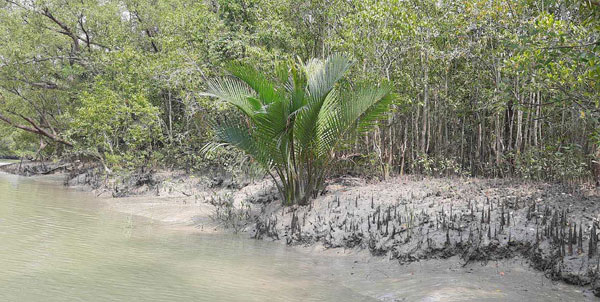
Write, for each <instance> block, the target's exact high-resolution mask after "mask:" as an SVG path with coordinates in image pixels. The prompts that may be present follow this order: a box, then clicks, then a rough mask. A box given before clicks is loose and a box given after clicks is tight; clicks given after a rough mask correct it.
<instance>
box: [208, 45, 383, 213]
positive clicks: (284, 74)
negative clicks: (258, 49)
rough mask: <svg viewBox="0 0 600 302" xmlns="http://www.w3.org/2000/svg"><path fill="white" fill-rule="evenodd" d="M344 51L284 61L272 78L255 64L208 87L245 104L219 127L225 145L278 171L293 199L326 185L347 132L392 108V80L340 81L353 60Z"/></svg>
mask: <svg viewBox="0 0 600 302" xmlns="http://www.w3.org/2000/svg"><path fill="white" fill-rule="evenodd" d="M350 66H351V63H350V61H349V60H348V59H347V58H346V57H344V56H341V55H333V56H331V57H329V58H328V59H327V60H325V61H322V60H318V59H313V60H310V61H309V62H308V63H306V64H302V63H299V64H291V65H290V66H286V67H284V68H278V70H277V75H278V78H279V79H278V80H271V79H270V78H269V77H267V76H266V75H263V74H261V73H259V72H258V71H256V69H254V68H253V67H251V66H248V65H241V64H236V65H232V66H230V67H229V69H228V71H229V72H230V73H231V76H228V77H224V78H221V79H217V80H214V81H212V82H210V83H209V91H208V93H207V94H208V95H209V96H213V97H217V98H219V99H220V100H223V101H225V102H228V103H230V104H232V105H234V106H235V107H237V108H238V109H239V111H240V112H241V113H242V114H243V117H242V118H240V119H237V120H236V119H227V120H225V121H221V122H220V123H219V125H217V126H216V127H215V133H216V137H217V140H218V142H217V143H212V144H209V145H207V146H206V147H205V152H208V150H210V149H212V148H213V147H215V146H219V145H223V144H225V145H231V146H235V147H237V148H239V149H241V150H242V151H244V152H245V153H247V154H248V155H250V156H251V157H252V158H253V159H254V160H255V161H257V162H258V163H259V164H260V165H261V166H262V167H263V168H264V169H265V170H266V171H267V172H268V173H269V174H270V176H271V177H272V178H273V180H274V181H275V183H276V185H277V188H278V190H279V193H280V194H281V196H282V198H283V201H284V203H285V204H287V205H292V204H300V205H305V204H307V203H308V201H309V200H310V199H311V198H314V197H316V195H317V193H318V192H319V191H320V190H322V189H323V187H324V181H325V177H326V172H327V168H328V167H329V165H330V164H331V162H332V160H333V158H334V151H335V150H336V149H337V148H338V147H339V146H340V143H341V142H342V138H344V137H347V135H348V134H352V133H358V132H363V131H366V130H368V129H369V126H371V125H373V124H374V122H376V121H377V120H379V119H380V118H381V117H382V116H383V115H384V114H385V113H386V112H387V111H388V109H389V105H390V104H391V103H392V100H393V97H392V94H391V89H390V87H388V86H375V85H373V86H365V87H361V88H358V89H348V88H345V86H342V85H340V84H339V83H338V82H339V81H340V80H341V79H342V78H343V76H344V74H345V73H346V72H347V71H348V69H349V68H350Z"/></svg>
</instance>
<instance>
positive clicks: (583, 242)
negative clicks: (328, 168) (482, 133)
mask: <svg viewBox="0 0 600 302" xmlns="http://www.w3.org/2000/svg"><path fill="white" fill-rule="evenodd" d="M599 201H600V200H599V198H598V196H597V194H595V193H591V192H588V193H583V192H572V191H570V190H569V189H568V188H565V187H563V186H561V185H553V184H539V183H522V182H518V181H514V180H480V179H424V180H403V179H393V180H390V181H388V182H383V183H377V184H364V183H361V181H360V180H354V185H352V184H351V185H347V184H346V185H344V184H335V185H332V186H331V187H330V193H329V194H327V195H326V196H322V197H320V198H318V199H316V200H314V201H313V202H312V204H311V205H309V206H306V207H293V208H283V207H281V206H279V205H278V204H277V203H271V204H269V205H265V206H264V207H262V208H261V210H260V214H258V215H256V216H255V217H256V223H255V224H254V225H253V228H252V229H251V230H250V232H251V234H252V235H253V236H254V237H256V238H271V239H274V240H282V241H285V242H286V243H288V244H300V245H311V244H316V243H320V244H323V245H324V246H325V247H328V248H347V249H366V250H369V251H370V252H371V253H372V254H373V255H376V256H384V257H388V258H390V259H395V260H397V261H399V262H401V263H406V262H414V261H419V260H423V259H444V258H449V257H452V256H459V257H460V258H461V259H462V261H463V262H464V263H465V264H467V263H469V262H472V261H490V260H499V259H509V258H513V257H523V258H525V259H527V260H528V261H529V264H530V265H531V266H532V267H533V268H535V269H537V270H540V271H543V272H544V273H545V274H546V276H547V277H549V278H551V279H554V280H562V281H565V282H567V283H569V284H574V285H579V286H586V287H589V288H591V289H592V290H593V292H594V294H595V295H597V296H598V295H600V282H599V281H600V280H599V279H598V276H599V274H598V273H599V269H600V257H599V253H598V234H597V233H598V232H597V229H598V218H599V214H600V208H599V207H600V203H599Z"/></svg>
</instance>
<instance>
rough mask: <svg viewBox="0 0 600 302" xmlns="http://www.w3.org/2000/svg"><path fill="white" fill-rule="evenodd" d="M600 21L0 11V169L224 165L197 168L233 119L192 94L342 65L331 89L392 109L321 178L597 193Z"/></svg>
mask: <svg viewBox="0 0 600 302" xmlns="http://www.w3.org/2000/svg"><path fill="white" fill-rule="evenodd" d="M599 14H600V3H598V1H594V0H592V1H570V0H569V1H553V0H544V1H517V0H498V1H487V0H486V1H482V0H468V1H450V0H441V1H437V0H436V1H433V0H419V1H400V0H383V1H380V0H377V1H376V0H344V1H341V0H334V1H325V0H303V1H291V0H275V1H273V0H271V1H268V0H211V1H189V0H183V1H179V0H178V1H174V0H166V1H147V0H118V1H112V0H108V1H80V2H77V1H75V2H73V1H69V2H65V1H55V0H45V1H36V0H3V1H1V2H0V123H1V125H0V133H1V134H2V136H1V137H0V153H2V154H1V155H19V156H26V157H31V158H34V157H41V158H49V157H64V156H85V157H88V158H92V159H94V160H98V161H99V162H101V163H102V164H103V165H104V167H105V168H106V170H107V171H115V170H119V169H127V170H130V169H139V168H140V167H148V166H164V167H172V168H183V169H188V170H194V169H196V170H199V169H203V168H204V167H205V166H206V165H209V164H211V161H221V162H220V163H219V164H227V165H234V164H233V163H232V162H233V161H234V160H235V159H236V158H243V156H241V155H239V154H235V153H231V151H230V150H222V151H220V152H223V154H227V156H221V157H217V158H212V159H207V158H205V157H203V156H202V155H201V152H200V149H201V148H202V147H203V146H204V145H205V144H206V143H208V142H210V141H211V139H212V137H213V134H214V133H213V130H212V128H211V127H210V125H212V124H213V123H214V121H215V120H223V119H220V117H224V116H226V117H230V118H237V117H239V116H238V112H237V111H236V109H235V107H233V106H227V105H225V104H224V103H222V102H217V101H215V100H214V99H212V98H210V97H207V96H206V95H204V94H202V92H203V91H207V90H209V89H210V86H209V83H210V79H214V78H215V77H220V76H223V75H226V74H227V68H226V67H227V66H228V65H229V64H231V62H239V64H244V66H253V68H254V69H256V70H257V72H260V73H261V74H265V75H268V76H269V77H271V78H275V77H277V74H276V72H273V71H276V70H278V68H277V66H279V65H281V64H283V63H285V62H290V61H298V60H299V61H303V62H308V61H309V60H310V59H311V58H321V59H325V58H327V57H329V56H330V55H331V54H334V53H344V54H347V56H348V57H349V58H350V59H351V60H352V61H353V62H354V64H353V65H352V66H351V67H349V69H348V71H347V77H345V78H344V79H343V80H342V81H341V82H340V85H342V86H344V87H362V86H364V85H365V84H366V83H377V82H387V83H389V86H390V89H391V91H392V92H393V93H395V95H396V98H397V100H398V102H397V103H396V104H394V105H393V109H394V110H393V112H391V113H389V114H386V115H385V119H384V120H381V121H378V122H376V123H375V125H374V127H372V128H370V130H369V131H367V132H365V133H363V134H362V135H359V136H357V137H345V138H346V139H344V140H343V142H342V143H341V145H340V149H339V150H338V151H337V152H335V155H336V158H337V159H338V160H336V161H335V162H334V163H333V166H332V167H331V169H330V172H331V173H332V174H335V173H356V174H361V175H368V176H378V177H387V176H388V175H390V174H396V173H398V174H403V173H423V174H430V175H450V174H453V175H454V174H458V175H471V176H498V177H509V176H517V177H524V178H532V179H545V180H564V181H581V180H590V179H594V180H596V179H597V177H598V173H595V172H594V171H596V170H597V171H600V169H596V168H595V167H598V164H597V161H598V160H599V159H600V149H599V148H598V145H599V144H600V133H599V131H598V122H599V121H598V119H599V114H598V113H599V112H598V110H599V109H598V108H599V105H600V104H598V100H599V99H600V98H599V95H598V94H599V88H600V87H599V79H600V67H599V66H600V62H599V59H598V58H599V57H600V56H599V55H600V42H599V41H600V22H599V21H598V20H600V18H599ZM242 110H243V109H242ZM239 162H240V163H242V162H243V163H248V161H245V160H240V161H239Z"/></svg>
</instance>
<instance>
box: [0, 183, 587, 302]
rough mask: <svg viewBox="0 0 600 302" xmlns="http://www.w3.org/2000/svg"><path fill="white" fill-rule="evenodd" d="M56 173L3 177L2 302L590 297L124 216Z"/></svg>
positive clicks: (492, 271) (506, 268)
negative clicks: (68, 184) (69, 185)
mask: <svg viewBox="0 0 600 302" xmlns="http://www.w3.org/2000/svg"><path fill="white" fill-rule="evenodd" d="M101 204H102V202H101V201H100V200H97V199H95V198H94V197H93V196H91V195H90V194H88V193H83V192H77V191H75V190H71V189H67V188H65V187H63V186H62V185H61V181H60V179H59V178H48V177H44V178H24V177H18V176H13V175H8V174H2V173H0V301H583V300H593V299H594V298H593V297H592V296H591V295H590V294H588V293H585V292H583V291H582V289H581V288H578V287H571V286H567V285H565V284H562V283H553V282H551V281H549V280H548V279H546V278H544V277H543V276H542V275H541V274H540V273H537V272H533V271H531V270H529V269H527V268H526V266H523V265H520V264H519V263H502V264H497V263H488V264H487V265H481V264H474V265H469V266H467V267H466V268H463V267H462V266H461V265H460V264H461V263H460V262H459V261H456V260H450V261H428V262H421V263H415V264H411V265H407V266H400V265H398V264H397V263H396V262H393V261H387V260H386V259H384V258H374V257H368V256H365V255H362V254H361V253H355V254H352V255H343V256H340V255H336V252H325V253H321V252H314V251H309V250H303V249H301V248H294V247H287V246H285V245H283V244H280V243H275V242H265V241H258V240H251V239H247V238H245V236H243V235H240V236H235V235H222V234H220V235H215V234H202V233H193V232H184V231H176V230H173V229H170V228H169V227H165V225H161V224H159V223H157V222H154V221H152V220H147V219H141V218H136V217H132V216H129V215H125V214H121V213H116V212H113V211H110V210H108V209H106V208H107V207H103V206H102V205H101Z"/></svg>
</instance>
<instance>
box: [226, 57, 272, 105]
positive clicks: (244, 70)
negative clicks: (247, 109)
mask: <svg viewBox="0 0 600 302" xmlns="http://www.w3.org/2000/svg"><path fill="white" fill-rule="evenodd" d="M227 70H228V71H229V72H230V73H231V74H232V75H233V76H235V77H237V78H238V79H240V80H242V81H243V82H244V83H246V84H247V85H248V86H250V87H251V88H252V89H253V90H254V91H255V92H256V93H257V94H258V96H259V99H260V101H261V102H262V105H268V104H271V103H273V102H274V101H275V99H277V98H279V97H280V96H279V95H278V92H277V90H276V89H275V85H273V83H272V82H271V81H269V79H267V77H266V76H264V75H263V74H262V73H260V72H258V71H257V70H256V69H255V68H254V67H252V66H250V65H247V64H239V63H233V64H230V65H229V67H228V68H227Z"/></svg>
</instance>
